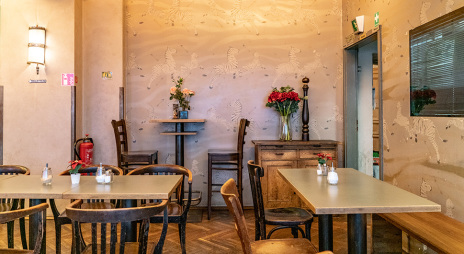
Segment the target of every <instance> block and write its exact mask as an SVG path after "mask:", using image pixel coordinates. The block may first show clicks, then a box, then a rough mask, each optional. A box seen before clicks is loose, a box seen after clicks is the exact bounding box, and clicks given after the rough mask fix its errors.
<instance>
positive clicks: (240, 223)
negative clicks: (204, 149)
mask: <svg viewBox="0 0 464 254" xmlns="http://www.w3.org/2000/svg"><path fill="white" fill-rule="evenodd" d="M221 194H222V197H223V198H224V201H225V202H226V204H227V208H228V209H229V212H230V214H231V215H232V217H234V220H235V228H236V230H237V233H238V236H239V237H240V242H241V243H242V250H243V253H245V254H251V253H256V254H257V253H268V254H271V253H272V254H277V253H299V254H300V253H317V250H316V247H315V246H314V245H313V244H311V242H310V241H309V240H308V239H306V238H287V239H273V240H261V241H254V242H252V241H251V239H250V236H249V235H248V229H247V226H246V221H245V216H244V214H243V209H242V206H241V204H240V200H239V199H238V190H237V185H236V183H235V180H234V179H232V178H231V179H229V180H228V181H227V182H226V183H225V184H224V185H223V186H222V188H221ZM321 253H325V254H328V253H332V252H330V251H324V252H321Z"/></svg>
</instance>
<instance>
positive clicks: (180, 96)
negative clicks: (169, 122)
mask: <svg viewBox="0 0 464 254" xmlns="http://www.w3.org/2000/svg"><path fill="white" fill-rule="evenodd" d="M172 82H174V84H176V85H175V86H173V87H171V89H170V91H169V92H170V94H171V96H170V97H169V100H173V99H175V100H177V101H178V102H179V105H178V106H176V105H174V114H173V118H180V119H187V118H188V111H187V110H190V98H191V97H192V96H194V95H195V91H193V90H190V89H187V88H184V89H182V85H183V83H184V79H183V78H179V79H178V80H173V81H172ZM179 107H180V108H181V109H182V110H178V108H179ZM177 111H178V112H177Z"/></svg>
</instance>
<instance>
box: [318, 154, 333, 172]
mask: <svg viewBox="0 0 464 254" xmlns="http://www.w3.org/2000/svg"><path fill="white" fill-rule="evenodd" d="M317 157H318V158H317V162H318V163H319V164H318V168H317V174H318V175H323V176H326V175H327V173H328V171H329V169H328V167H327V161H328V160H332V156H331V155H330V154H328V153H318V154H317Z"/></svg>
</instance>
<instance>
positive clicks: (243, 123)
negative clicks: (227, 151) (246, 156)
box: [237, 118, 250, 156]
mask: <svg viewBox="0 0 464 254" xmlns="http://www.w3.org/2000/svg"><path fill="white" fill-rule="evenodd" d="M247 126H250V121H248V120H247V119H245V118H242V119H240V125H239V128H238V142H237V151H238V154H239V156H243V145H244V144H245V135H246V127H247Z"/></svg>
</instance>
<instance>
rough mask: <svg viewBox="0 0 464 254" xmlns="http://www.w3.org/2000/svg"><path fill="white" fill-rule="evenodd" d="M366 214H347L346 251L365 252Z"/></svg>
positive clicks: (360, 253)
mask: <svg viewBox="0 0 464 254" xmlns="http://www.w3.org/2000/svg"><path fill="white" fill-rule="evenodd" d="M366 226H367V219H366V214H348V253H356V254H365V253H367V228H366Z"/></svg>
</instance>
